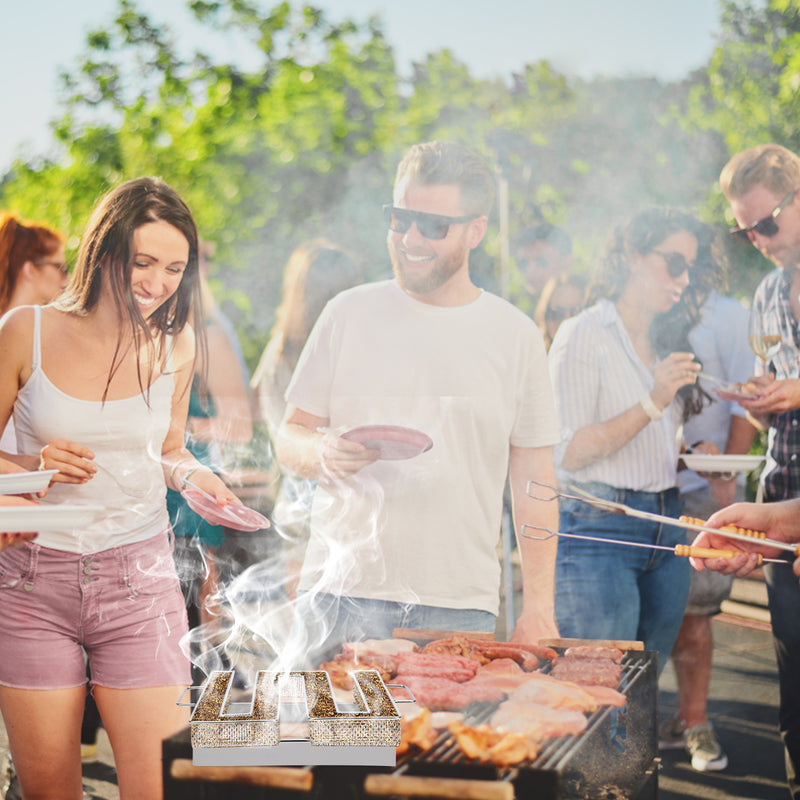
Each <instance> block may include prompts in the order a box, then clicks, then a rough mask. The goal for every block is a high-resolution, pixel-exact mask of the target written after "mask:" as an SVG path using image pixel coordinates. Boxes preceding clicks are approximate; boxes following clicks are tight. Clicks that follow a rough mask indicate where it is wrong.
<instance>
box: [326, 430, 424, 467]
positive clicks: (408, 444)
mask: <svg viewBox="0 0 800 800" xmlns="http://www.w3.org/2000/svg"><path fill="white" fill-rule="evenodd" d="M342 439H348V440H349V441H351V442H359V443H361V444H363V445H364V447H366V448H367V449H368V450H379V451H380V458H381V459H383V460H384V461H399V460H401V459H404V458H414V456H418V455H420V453H425V452H427V451H428V450H430V449H431V447H433V440H432V439H431V437H430V436H428V435H427V434H424V433H422V431H416V430H414V429H413V428H404V427H402V426H400V425H362V426H361V427H360V428H351V429H350V430H349V431H347V432H346V433H343V434H342Z"/></svg>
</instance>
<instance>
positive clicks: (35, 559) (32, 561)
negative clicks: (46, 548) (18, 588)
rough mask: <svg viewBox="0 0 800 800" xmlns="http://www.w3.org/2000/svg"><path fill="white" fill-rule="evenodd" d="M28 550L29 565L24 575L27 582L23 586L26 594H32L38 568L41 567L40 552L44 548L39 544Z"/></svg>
mask: <svg viewBox="0 0 800 800" xmlns="http://www.w3.org/2000/svg"><path fill="white" fill-rule="evenodd" d="M26 549H27V551H28V565H27V567H25V572H24V573H23V575H24V576H25V578H26V580H25V583H23V584H22V588H23V589H24V590H25V591H26V592H32V591H33V587H34V580H35V578H36V568H37V567H38V565H39V551H40V550H41V549H42V546H41V545H39V544H29V545H28V546H27V548H26Z"/></svg>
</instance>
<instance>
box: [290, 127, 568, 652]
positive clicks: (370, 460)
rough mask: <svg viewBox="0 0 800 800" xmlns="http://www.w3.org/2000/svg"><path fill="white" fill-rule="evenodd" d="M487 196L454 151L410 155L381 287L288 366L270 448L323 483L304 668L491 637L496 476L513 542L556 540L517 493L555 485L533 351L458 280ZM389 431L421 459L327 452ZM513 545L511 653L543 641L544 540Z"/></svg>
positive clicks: (306, 610) (546, 615) (483, 175)
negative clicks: (416, 448)
mask: <svg viewBox="0 0 800 800" xmlns="http://www.w3.org/2000/svg"><path fill="white" fill-rule="evenodd" d="M493 193H494V176H493V174H492V171H491V169H490V168H489V167H488V165H487V164H486V162H485V161H484V159H482V158H481V157H480V156H478V155H477V154H476V153H474V152H472V151H471V150H469V149H468V148H467V147H465V146H463V145H461V144H458V143H454V142H428V143H425V144H421V145H416V146H414V147H412V148H411V149H410V150H409V152H408V153H407V154H406V156H405V158H404V159H403V160H402V161H401V163H400V165H399V167H398V170H397V175H396V180H395V186H394V197H393V202H392V203H391V204H389V205H387V206H385V207H384V213H385V218H386V226H387V228H388V234H387V246H388V251H389V256H390V259H391V261H392V266H393V269H394V275H395V279H394V280H388V281H380V282H377V283H371V284H365V285H363V286H359V287H356V288H354V289H350V290H348V291H346V292H343V293H341V294H340V295H338V296H337V297H336V298H334V299H333V300H332V301H331V302H330V303H329V304H328V306H327V307H326V309H325V311H324V312H323V314H322V316H321V317H320V319H319V321H318V322H317V324H316V325H315V327H314V330H313V331H312V333H311V337H310V338H309V341H308V342H307V344H306V346H305V348H304V350H303V353H302V355H301V357H300V361H299V363H298V365H297V369H296V370H295V373H294V377H293V379H292V382H291V384H290V386H289V389H288V390H287V395H286V396H287V400H288V407H287V412H286V416H285V418H284V422H283V426H282V428H281V433H280V434H279V437H278V438H279V441H278V448H277V449H278V456H279V458H280V459H281V461H282V463H283V464H284V466H285V467H287V468H288V469H289V470H291V471H293V472H295V473H297V474H300V475H303V476H304V477H313V478H318V479H319V481H320V483H319V486H318V489H317V493H316V496H315V500H314V508H313V511H312V525H311V539H310V542H309V546H308V550H307V554H306V558H305V563H304V565H303V572H302V576H301V580H300V587H299V588H300V591H301V592H304V595H303V597H301V600H300V604H299V608H300V612H299V614H300V616H303V617H304V619H305V621H306V623H307V624H309V625H313V624H315V623H317V622H321V621H324V623H325V625H326V626H332V628H331V629H328V630H323V631H322V634H321V635H322V636H323V637H324V646H322V647H319V646H318V645H319V641H315V642H310V643H309V650H308V652H309V653H311V652H324V651H326V650H327V651H330V650H331V649H333V651H334V652H335V648H336V647H337V645H338V644H340V643H341V642H342V641H346V640H348V639H352V638H356V639H360V638H364V637H365V636H370V637H379V638H381V637H386V636H388V637H391V635H392V631H393V629H394V628H404V627H414V628H434V629H444V630H470V631H487V632H493V631H494V627H495V617H496V615H497V612H498V597H499V578H500V567H499V563H498V558H497V552H496V547H497V544H498V540H499V534H500V527H501V526H500V520H501V509H502V496H503V488H504V485H505V480H506V474H507V473H508V474H509V476H510V483H511V490H512V495H513V506H514V519H515V522H516V524H517V530H518V531H519V530H520V526H522V525H523V524H525V523H528V524H531V525H536V526H541V527H546V528H549V529H550V530H556V526H557V524H558V516H557V507H556V504H555V503H552V502H545V501H540V500H536V499H534V498H532V497H530V496H528V494H527V493H526V487H527V482H528V481H529V480H530V479H538V480H541V481H543V482H546V483H549V484H553V483H554V481H555V474H554V468H553V458H552V445H553V444H554V443H555V442H557V441H558V438H559V434H558V429H557V426H556V422H555V408H554V403H553V397H552V391H551V387H550V382H549V379H548V372H547V357H546V353H545V348H544V342H543V339H542V336H541V334H540V333H539V331H538V329H537V328H536V326H535V325H534V324H533V322H532V321H531V320H530V319H528V318H527V317H526V316H525V315H524V314H523V313H522V312H521V311H519V310H518V309H516V308H514V307H513V306H512V305H511V304H510V303H507V302H506V301H505V300H502V299H501V298H500V297H497V296H495V295H492V294H490V293H488V292H484V291H482V290H481V289H479V288H478V287H477V286H476V285H475V284H474V283H473V281H472V280H471V278H470V274H469V269H468V258H469V254H470V252H471V251H472V250H474V249H475V248H476V247H478V246H479V244H480V243H481V241H482V240H483V238H484V235H485V233H486V228H487V224H488V214H489V211H490V209H491V205H492V199H493ZM387 423H388V424H393V425H400V426H404V427H409V428H412V429H417V430H419V431H422V432H424V433H425V434H427V435H428V436H429V437H430V439H431V440H432V447H431V448H430V449H429V450H428V451H427V452H423V453H421V454H419V455H417V456H416V457H415V458H413V459H411V460H399V461H392V460H380V459H379V451H378V450H376V449H375V446H374V445H372V446H370V445H369V444H362V443H359V442H357V441H353V440H352V439H350V438H348V437H347V435H344V436H342V435H340V434H341V433H342V431H344V430H346V429H350V428H353V427H354V426H361V425H365V424H372V425H374V424H387ZM519 545H520V552H521V555H522V572H523V607H522V614H521V616H520V618H519V620H518V622H517V626H516V629H515V631H514V637H515V639H517V640H518V641H528V642H535V641H536V640H537V639H538V638H539V637H541V636H551V635H554V634H555V633H556V625H555V621H554V612H553V603H554V572H555V566H554V565H555V552H556V540H555V539H554V538H553V539H549V540H547V541H534V540H533V539H529V538H521V539H520V541H519ZM295 630H296V628H295ZM509 633H510V632H509ZM298 646H299V645H298ZM308 660H311V661H313V660H314V656H311V655H309V656H308Z"/></svg>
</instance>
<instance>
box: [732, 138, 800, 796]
mask: <svg viewBox="0 0 800 800" xmlns="http://www.w3.org/2000/svg"><path fill="white" fill-rule="evenodd" d="M720 186H721V188H722V191H723V193H724V194H725V197H726V198H727V199H728V201H729V202H730V204H731V209H732V211H733V214H734V216H735V217H736V221H737V223H738V224H737V226H736V227H735V228H733V229H732V230H731V233H733V234H735V235H737V236H739V237H740V238H742V239H744V240H746V241H750V242H751V243H752V244H753V245H754V246H755V247H756V248H757V249H758V250H759V251H760V252H761V253H762V254H763V255H764V256H765V257H766V258H768V259H769V260H770V261H772V262H773V263H774V264H775V266H776V267H777V269H775V270H774V271H772V272H771V273H770V274H769V275H767V276H766V277H765V278H764V279H763V280H762V281H761V283H760V284H759V286H758V288H757V289H756V293H755V297H754V298H753V307H752V312H751V313H752V314H753V315H754V319H755V320H760V321H761V325H762V327H763V328H765V329H766V327H767V326H768V325H773V326H775V330H777V331H778V333H779V334H780V337H781V345H780V350H779V351H778V352H777V354H775V355H773V356H772V357H771V358H769V359H768V360H767V361H766V362H762V361H760V362H759V363H757V364H756V374H757V377H756V378H755V379H754V380H755V382H756V383H757V384H758V387H759V390H758V393H757V395H756V397H755V398H754V399H752V400H745V401H741V405H742V406H744V407H745V408H746V409H747V411H748V414H749V415H750V417H751V418H752V419H753V420H754V421H755V422H756V423H757V424H759V425H760V426H761V427H762V428H768V429H769V447H768V454H767V463H766V465H765V468H764V470H763V472H762V473H761V485H760V487H759V491H760V493H761V494H762V495H763V499H764V501H765V502H767V503H772V502H776V501H780V500H787V499H789V498H794V497H800V458H799V456H800V334H798V322H800V269H798V266H800V197H798V191H800V158H798V157H797V155H795V154H794V153H792V152H791V151H790V150H787V149H786V148H785V147H782V146H781V145H777V144H765V145H760V146H758V147H751V148H750V149H748V150H744V151H742V152H741V153H738V154H737V155H735V156H734V157H733V158H732V159H731V160H730V161H729V162H728V164H727V165H726V166H725V168H724V169H723V170H722V173H721V175H720ZM764 574H765V577H766V582H767V593H768V598H769V608H770V613H771V616H772V633H773V637H774V640H775V650H776V654H777V661H778V678H779V681H780V709H779V724H780V730H781V736H782V738H783V742H784V747H785V752H786V771H787V777H788V780H789V788H790V790H791V793H792V796H793V797H795V798H800V677H798V676H800V585H798V582H797V578H796V577H795V576H794V575H793V573H792V570H791V568H789V567H787V566H786V565H783V564H767V565H766V566H765V567H764Z"/></svg>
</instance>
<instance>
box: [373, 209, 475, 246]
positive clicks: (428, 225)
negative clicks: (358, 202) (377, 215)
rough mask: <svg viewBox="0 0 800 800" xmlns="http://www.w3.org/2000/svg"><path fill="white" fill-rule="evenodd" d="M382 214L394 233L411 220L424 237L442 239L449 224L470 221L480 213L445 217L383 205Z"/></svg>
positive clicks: (407, 225)
mask: <svg viewBox="0 0 800 800" xmlns="http://www.w3.org/2000/svg"><path fill="white" fill-rule="evenodd" d="M383 215H384V216H385V217H386V224H387V225H388V226H389V230H390V231H393V232H394V233H405V232H406V231H408V229H409V228H410V227H411V223H412V222H416V223H417V230H418V231H419V232H420V233H421V234H422V235H423V236H424V237H425V238H426V239H444V238H445V237H446V236H447V234H448V232H449V231H450V226H451V225H458V224H459V223H462V222H471V221H472V220H473V219H477V218H478V217H479V216H480V214H468V215H467V216H465V217H445V216H444V215H442V214H426V213H425V212H424V211H409V210H408V209H407V208H397V207H396V206H390V205H388V204H387V205H385V206H384V207H383Z"/></svg>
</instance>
